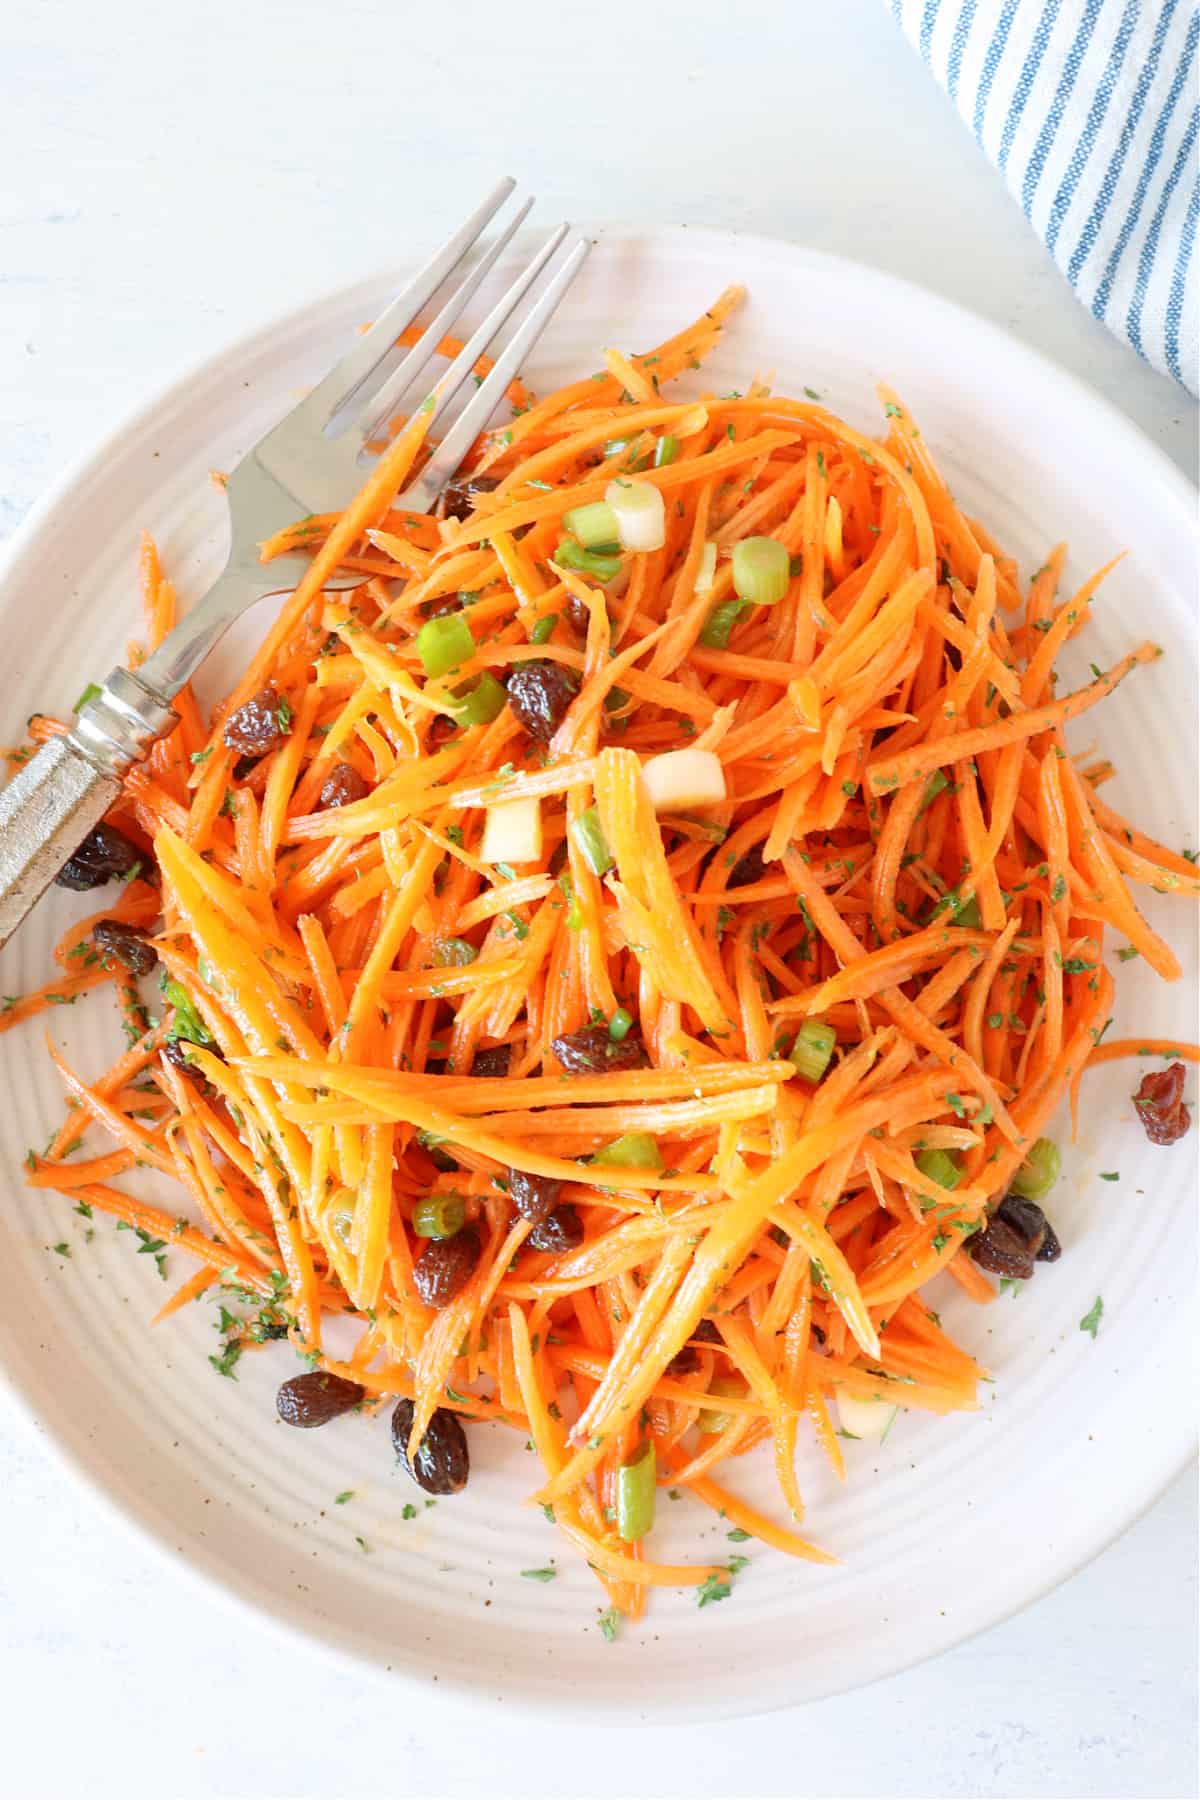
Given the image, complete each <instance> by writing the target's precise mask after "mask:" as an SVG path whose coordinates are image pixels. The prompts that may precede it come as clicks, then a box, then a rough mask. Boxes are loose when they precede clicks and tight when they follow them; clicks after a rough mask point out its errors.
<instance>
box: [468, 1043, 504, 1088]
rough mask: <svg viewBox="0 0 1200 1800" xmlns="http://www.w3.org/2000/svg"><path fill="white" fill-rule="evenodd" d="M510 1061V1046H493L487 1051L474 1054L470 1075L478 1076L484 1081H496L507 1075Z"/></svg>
mask: <svg viewBox="0 0 1200 1800" xmlns="http://www.w3.org/2000/svg"><path fill="white" fill-rule="evenodd" d="M511 1061H512V1045H511V1044H493V1045H492V1046H491V1048H490V1049H489V1050H477V1051H476V1052H475V1061H474V1062H473V1063H472V1064H471V1074H472V1075H478V1076H480V1077H482V1078H483V1079H484V1080H485V1081H497V1080H499V1079H500V1078H501V1077H502V1076H505V1075H507V1074H508V1065H509V1064H510V1063H511Z"/></svg>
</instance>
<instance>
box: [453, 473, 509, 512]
mask: <svg viewBox="0 0 1200 1800" xmlns="http://www.w3.org/2000/svg"><path fill="white" fill-rule="evenodd" d="M499 486H500V478H499V476H497V475H458V476H457V477H456V478H455V479H454V480H453V481H449V482H447V483H446V486H445V488H444V489H443V490H442V517H443V518H444V519H469V518H470V516H471V514H472V513H473V512H474V510H475V502H476V501H477V500H478V499H479V496H480V495H481V494H494V493H495V491H496V489H497V488H498V487H499Z"/></svg>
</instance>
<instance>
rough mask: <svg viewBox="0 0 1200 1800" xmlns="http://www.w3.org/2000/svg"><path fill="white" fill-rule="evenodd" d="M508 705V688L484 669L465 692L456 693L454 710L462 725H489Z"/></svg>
mask: <svg viewBox="0 0 1200 1800" xmlns="http://www.w3.org/2000/svg"><path fill="white" fill-rule="evenodd" d="M507 705H508V689H507V688H506V687H505V686H504V683H503V682H501V681H497V680H496V677H495V676H494V675H493V674H492V673H491V671H490V670H485V671H484V673H483V674H482V675H481V676H480V677H479V680H478V681H477V682H476V683H475V686H474V687H473V688H471V689H469V690H468V692H467V693H465V694H457V695H455V699H454V710H455V712H456V713H457V714H458V717H459V722H460V723H461V724H463V725H490V724H491V722H492V720H493V719H498V718H499V717H500V714H501V713H502V712H503V711H504V708H505V707H506V706H507Z"/></svg>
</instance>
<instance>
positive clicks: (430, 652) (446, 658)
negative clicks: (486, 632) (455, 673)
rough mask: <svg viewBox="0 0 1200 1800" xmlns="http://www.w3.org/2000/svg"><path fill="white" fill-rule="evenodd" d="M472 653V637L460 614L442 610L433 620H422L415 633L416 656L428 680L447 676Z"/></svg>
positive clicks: (473, 648) (473, 652) (473, 646)
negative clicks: (418, 629)
mask: <svg viewBox="0 0 1200 1800" xmlns="http://www.w3.org/2000/svg"><path fill="white" fill-rule="evenodd" d="M474 654H475V639H474V638H473V637H472V636H471V627H470V626H469V625H468V624H467V621H466V620H465V619H464V618H463V616H462V614H461V613H442V614H441V615H440V616H439V617H438V618H436V619H426V621H425V623H424V624H423V625H422V627H421V629H420V631H418V633H417V655H418V656H419V657H420V659H421V665H422V667H423V668H424V670H425V673H426V674H427V675H428V676H429V677H430V678H431V679H436V678H437V676H439V675H448V674H449V673H450V670H451V669H457V668H458V666H459V664H460V663H465V662H466V660H467V658H468V657H470V656H474Z"/></svg>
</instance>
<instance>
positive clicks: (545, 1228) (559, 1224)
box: [525, 1202, 584, 1256]
mask: <svg viewBox="0 0 1200 1800" xmlns="http://www.w3.org/2000/svg"><path fill="white" fill-rule="evenodd" d="M583 1236H584V1233H583V1220H582V1219H581V1218H580V1216H579V1212H578V1209H577V1208H576V1207H574V1206H572V1205H571V1204H570V1203H569V1202H568V1203H567V1204H566V1205H565V1206H558V1207H555V1209H554V1211H553V1212H552V1213H548V1214H547V1216H546V1217H545V1218H544V1219H543V1220H542V1222H541V1224H540V1225H535V1226H534V1228H533V1230H532V1231H531V1232H530V1234H529V1236H528V1237H527V1238H526V1240H525V1242H526V1243H527V1244H528V1245H529V1248H530V1249H531V1250H549V1251H550V1252H551V1253H552V1254H553V1255H555V1256H561V1255H562V1254H563V1252H564V1251H566V1250H578V1248H579V1246H580V1244H582V1242H583Z"/></svg>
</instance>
